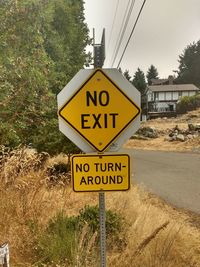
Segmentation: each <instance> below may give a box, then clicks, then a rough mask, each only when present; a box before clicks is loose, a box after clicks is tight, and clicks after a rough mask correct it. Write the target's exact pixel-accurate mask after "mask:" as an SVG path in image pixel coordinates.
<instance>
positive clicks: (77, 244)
mask: <svg viewBox="0 0 200 267" xmlns="http://www.w3.org/2000/svg"><path fill="white" fill-rule="evenodd" d="M122 221H123V220H122V218H121V216H119V215H118V214H117V213H115V212H113V211H110V210H108V211H106V232H107V241H108V243H110V245H111V241H112V242H113V241H115V242H116V241H119V240H120V238H119V236H120V232H121V225H122ZM109 241H110V242H109ZM91 244H92V246H93V252H94V251H95V253H96V254H97V251H98V250H97V249H96V248H97V246H98V245H99V208H98V207H97V206H94V207H90V206H86V207H85V208H84V209H82V210H81V211H80V213H79V215H78V216H71V217H67V216H66V215H64V214H63V213H62V212H61V213H59V214H57V215H56V216H55V217H54V218H53V219H51V220H50V221H49V223H48V225H47V227H46V229H45V230H44V231H43V232H42V234H41V235H40V237H39V238H38V244H37V251H36V252H37V253H36V254H37V258H38V257H39V262H40V263H41V264H50V263H51V264H53V266H55V264H59V263H67V264H68V265H70V264H72V263H75V262H76V261H77V259H78V258H79V261H80V258H81V261H82V262H83V259H84V262H85V261H86V260H85V255H86V252H88V251H91V250H92V248H91ZM120 245H121V244H120ZM81 246H82V247H81ZM110 247H111V246H109V248H110ZM80 251H81V253H82V256H81V257H80V255H79V254H81V253H80ZM83 255H84V257H83ZM90 255H91V252H90ZM93 258H94V257H93ZM87 260H88V259H87ZM68 265H67V266H68ZM82 266H83V264H82Z"/></svg>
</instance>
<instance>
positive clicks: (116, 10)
mask: <svg viewBox="0 0 200 267" xmlns="http://www.w3.org/2000/svg"><path fill="white" fill-rule="evenodd" d="M118 7H119V0H118V1H117V5H116V8H115V15H114V18H113V23H112V26H111V31H110V38H109V41H108V50H109V47H110V41H111V37H112V33H113V28H114V24H115V20H116V17H117V10H118Z"/></svg>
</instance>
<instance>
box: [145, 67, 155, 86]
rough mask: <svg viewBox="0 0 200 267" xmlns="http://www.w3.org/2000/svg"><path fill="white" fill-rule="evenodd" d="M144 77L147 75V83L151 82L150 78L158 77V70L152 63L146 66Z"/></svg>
mask: <svg viewBox="0 0 200 267" xmlns="http://www.w3.org/2000/svg"><path fill="white" fill-rule="evenodd" d="M146 77H147V83H148V85H151V84H152V81H151V80H152V79H158V71H157V69H156V67H155V66H154V65H151V66H150V67H149V68H148V71H147V75H146Z"/></svg>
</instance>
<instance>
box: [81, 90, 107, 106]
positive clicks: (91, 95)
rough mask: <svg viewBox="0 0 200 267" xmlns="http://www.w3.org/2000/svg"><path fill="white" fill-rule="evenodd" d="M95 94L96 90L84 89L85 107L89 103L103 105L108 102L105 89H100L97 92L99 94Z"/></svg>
mask: <svg viewBox="0 0 200 267" xmlns="http://www.w3.org/2000/svg"><path fill="white" fill-rule="evenodd" d="M97 94H98V92H97V91H93V92H90V91H86V106H87V107H89V106H90V103H92V104H93V105H94V106H95V107H96V106H97V105H100V106H103V107H105V106H107V105H108V104H109V101H110V96H109V93H108V92H107V91H101V92H99V95H97Z"/></svg>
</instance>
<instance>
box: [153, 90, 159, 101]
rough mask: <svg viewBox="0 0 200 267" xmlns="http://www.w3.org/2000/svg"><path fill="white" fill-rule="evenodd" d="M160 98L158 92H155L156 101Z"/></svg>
mask: <svg viewBox="0 0 200 267" xmlns="http://www.w3.org/2000/svg"><path fill="white" fill-rule="evenodd" d="M158 96H159V93H158V92H154V100H158Z"/></svg>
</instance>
